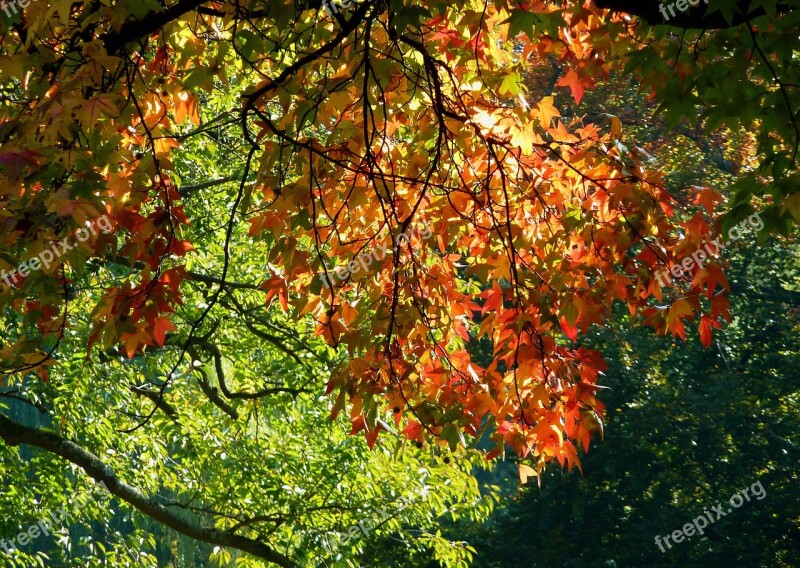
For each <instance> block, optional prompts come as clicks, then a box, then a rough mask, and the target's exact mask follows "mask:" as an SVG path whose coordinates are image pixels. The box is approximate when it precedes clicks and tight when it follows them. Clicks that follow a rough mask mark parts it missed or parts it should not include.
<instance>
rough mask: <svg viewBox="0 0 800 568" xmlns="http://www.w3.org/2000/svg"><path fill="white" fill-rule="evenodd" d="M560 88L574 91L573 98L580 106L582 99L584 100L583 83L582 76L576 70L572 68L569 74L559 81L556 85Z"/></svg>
mask: <svg viewBox="0 0 800 568" xmlns="http://www.w3.org/2000/svg"><path fill="white" fill-rule="evenodd" d="M556 85H558V86H559V87H569V90H570V91H572V97H573V98H574V99H575V102H576V103H578V104H580V102H581V99H582V98H583V92H584V88H583V81H582V80H581V77H580V75H578V72H577V71H575V70H574V69H572V68H570V69H568V70H567V73H566V74H565V75H564V76H563V77H561V79H559V80H558V83H556Z"/></svg>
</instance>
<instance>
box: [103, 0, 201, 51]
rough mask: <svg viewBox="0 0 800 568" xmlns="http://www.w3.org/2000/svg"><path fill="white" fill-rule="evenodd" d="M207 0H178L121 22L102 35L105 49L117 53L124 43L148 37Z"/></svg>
mask: <svg viewBox="0 0 800 568" xmlns="http://www.w3.org/2000/svg"><path fill="white" fill-rule="evenodd" d="M206 2H208V0H179V1H178V2H176V3H175V4H173V5H172V6H170V7H169V8H167V9H165V10H162V11H160V12H150V13H149V14H147V15H146V16H145V17H144V18H142V19H141V20H130V21H128V22H125V23H124V24H122V27H121V28H120V29H119V31H118V32H114V33H110V34H106V35H104V36H103V38H102V39H103V42H104V43H105V46H106V51H107V52H108V53H110V54H114V53H117V52H118V51H120V50H121V49H123V48H124V47H125V45H126V44H128V43H130V42H132V41H136V40H137V39H140V38H144V37H148V36H149V35H151V34H153V33H155V32H157V31H158V30H160V29H161V28H163V27H164V26H166V25H167V24H168V23H170V22H172V21H174V20H177V19H178V18H180V17H181V16H183V15H184V14H188V13H189V12H191V11H192V10H196V9H197V8H198V7H199V6H200V5H201V4H205V3H206Z"/></svg>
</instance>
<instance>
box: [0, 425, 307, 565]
mask: <svg viewBox="0 0 800 568" xmlns="http://www.w3.org/2000/svg"><path fill="white" fill-rule="evenodd" d="M0 438H2V439H3V441H5V443H6V444H8V445H9V446H18V445H20V444H27V445H29V446H34V447H37V448H40V449H42V450H45V451H47V452H50V453H52V454H55V455H57V456H60V457H62V458H64V459H66V460H67V461H69V462H71V463H74V464H75V465H77V466H79V467H81V468H82V469H83V470H84V471H85V472H86V473H87V474H88V475H89V476H91V477H92V478H94V479H95V480H96V481H102V482H103V483H105V485H106V487H107V488H108V490H109V491H110V492H111V493H112V494H113V495H116V496H117V497H119V498H120V499H122V500H123V501H125V502H126V503H129V504H130V505H132V506H133V507H136V509H138V510H139V511H141V512H142V513H144V514H145V515H147V516H149V517H151V518H153V519H154V520H156V521H158V522H160V523H162V524H163V525H166V526H168V527H170V528H171V529H173V530H175V531H177V532H179V533H181V534H183V535H186V536H188V537H190V538H193V539H195V540H199V541H202V542H207V543H209V544H214V545H219V546H225V547H230V548H236V549H238V550H241V551H243V552H247V553H248V554H252V555H253V556H257V557H259V558H263V559H264V560H267V561H268V562H272V563H273V564H276V565H278V566H283V567H286V568H291V567H293V566H294V564H293V563H292V561H291V560H289V558H287V557H286V556H284V555H282V554H280V553H278V552H276V551H275V550H273V549H272V548H271V547H270V546H268V545H266V544H264V543H262V542H259V541H257V540H254V539H251V538H248V537H245V536H241V535H238V534H235V533H233V532H231V531H222V530H219V529H215V528H211V527H204V526H201V525H199V524H197V523H194V522H192V521H188V520H186V519H184V518H183V517H181V516H179V515H178V514H177V513H175V512H173V511H171V510H170V509H168V508H167V507H165V506H163V505H161V504H160V503H157V502H156V501H155V500H153V499H152V498H151V497H148V496H146V495H144V494H143V493H141V492H140V491H139V490H138V489H136V488H135V487H132V486H131V485H128V484H127V483H125V482H124V481H122V480H120V479H119V478H118V477H117V475H116V474H115V473H114V471H113V470H112V469H111V468H110V467H109V466H108V465H106V464H105V463H104V462H103V461H102V460H101V459H100V458H99V457H97V456H96V455H94V454H92V453H91V452H89V451H87V450H85V449H84V448H83V447H81V446H79V445H78V444H76V443H74V442H71V441H69V440H66V439H65V438H62V437H61V436H59V435H57V434H54V433H52V432H46V431H44V430H39V429H37V428H31V427H28V426H25V425H23V424H19V423H17V422H15V421H13V420H11V419H10V418H8V417H7V416H4V415H2V414H0Z"/></svg>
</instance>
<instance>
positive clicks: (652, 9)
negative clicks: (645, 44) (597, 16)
mask: <svg viewBox="0 0 800 568" xmlns="http://www.w3.org/2000/svg"><path fill="white" fill-rule="evenodd" d="M731 3H732V4H734V15H733V21H731V22H729V21H728V20H726V19H725V16H724V15H723V14H722V12H714V13H712V14H706V11H707V9H708V4H707V3H706V2H704V1H702V0H701V1H700V3H699V5H697V6H694V7H692V6H690V8H689V9H688V10H686V11H685V12H682V11H681V10H679V9H678V8H677V6H675V4H677V1H676V0H665V1H664V3H663V4H664V11H665V12H662V8H661V7H660V6H661V2H659V1H658V0H650V1H647V2H643V1H642V0H595V5H596V6H597V7H598V8H605V9H607V10H611V11H612V12H625V13H626V14H630V15H631V16H638V17H639V18H641V19H642V20H644V21H646V22H647V23H648V24H650V25H652V26H658V25H668V26H673V27H677V28H684V29H707V30H717V29H727V28H735V27H737V26H739V25H741V24H743V23H745V22H747V21H748V20H751V19H753V18H757V17H758V16H763V15H764V14H765V13H766V12H765V11H764V8H763V7H761V6H759V7H756V8H754V9H751V8H750V5H751V3H752V2H751V0H735V1H734V2H731ZM670 5H672V6H673V11H674V13H675V15H674V16H673V15H672V14H671V12H670V11H669V10H668V6H670ZM777 9H778V11H779V12H783V13H788V12H791V11H792V10H794V9H796V8H795V7H793V6H790V5H788V4H778V6H777ZM664 13H667V14H669V17H668V18H666V17H665V16H664Z"/></svg>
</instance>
